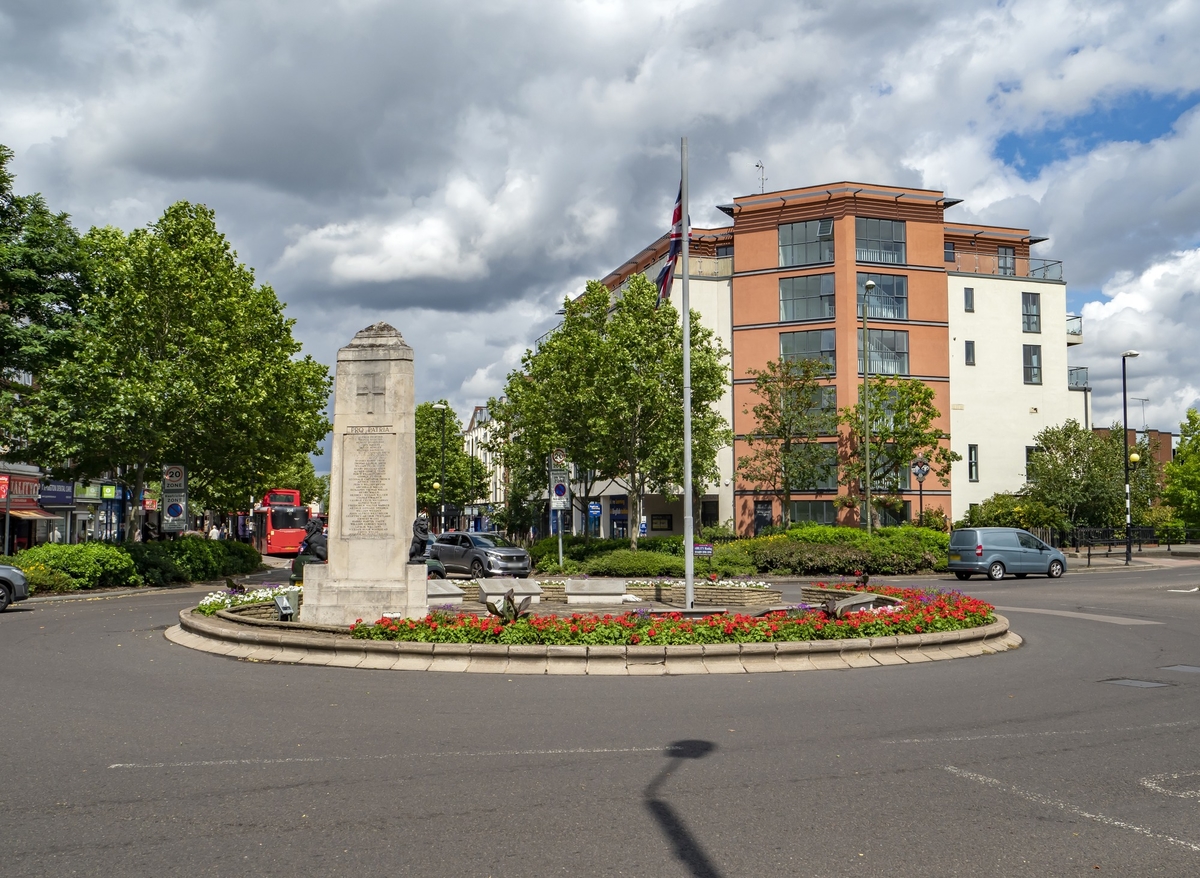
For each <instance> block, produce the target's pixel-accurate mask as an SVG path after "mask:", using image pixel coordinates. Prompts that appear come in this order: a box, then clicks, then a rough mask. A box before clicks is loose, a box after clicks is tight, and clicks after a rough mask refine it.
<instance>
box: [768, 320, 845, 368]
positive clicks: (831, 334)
mask: <svg viewBox="0 0 1200 878" xmlns="http://www.w3.org/2000/svg"><path fill="white" fill-rule="evenodd" d="M813 333H820V344H821V346H820V347H819V348H817V349H816V356H811V355H810V354H811V353H812V350H811V349H806V351H805V352H803V353H802V352H800V351H792V352H790V353H789V352H787V351H785V350H784V349H783V339H784V336H801V335H803V336H811V335H812V334H813ZM826 341H828V342H829V343H830V345H831V347H825V342H826ZM779 356H780V358H781V359H788V360H794V359H796V358H797V357H801V358H803V359H808V360H821V361H822V362H824V363H825V364H826V365H827V366H829V368H830V373H829V374H830V377H833V375H834V374H836V370H837V333H836V331H835V330H832V329H797V330H789V331H786V332H781V333H779Z"/></svg>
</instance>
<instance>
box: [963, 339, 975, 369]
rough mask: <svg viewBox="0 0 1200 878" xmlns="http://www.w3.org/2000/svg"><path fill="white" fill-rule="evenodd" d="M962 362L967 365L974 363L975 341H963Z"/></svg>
mask: <svg viewBox="0 0 1200 878" xmlns="http://www.w3.org/2000/svg"><path fill="white" fill-rule="evenodd" d="M963 347H964V350H963V362H965V363H966V364H967V365H968V366H974V365H975V342H973V341H968V342H964V343H963Z"/></svg>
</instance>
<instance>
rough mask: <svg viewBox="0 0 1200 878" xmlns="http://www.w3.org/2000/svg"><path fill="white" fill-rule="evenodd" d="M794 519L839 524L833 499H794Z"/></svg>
mask: <svg viewBox="0 0 1200 878" xmlns="http://www.w3.org/2000/svg"><path fill="white" fill-rule="evenodd" d="M792 521H811V522H814V523H816V524H837V509H836V508H835V507H834V505H833V501H832V500H793V501H792Z"/></svg>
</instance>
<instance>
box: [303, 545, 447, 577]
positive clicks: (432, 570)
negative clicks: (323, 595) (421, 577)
mask: <svg viewBox="0 0 1200 878" xmlns="http://www.w3.org/2000/svg"><path fill="white" fill-rule="evenodd" d="M433 542H434V539H433V537H432V536H430V537H429V538H428V539H426V540H425V578H426V579H445V578H446V568H445V567H443V566H442V562H441V561H439V560H437V559H436V558H431V557H430V556H429V548H430V546H432V545H433ZM324 563H325V562H324V561H315V560H314V559H313V556H312V555H297V556H296V557H295V558H294V559H293V560H292V575H291V576H290V577H289V581H290V582H291V584H292V585H303V584H304V567H305V565H307V564H324Z"/></svg>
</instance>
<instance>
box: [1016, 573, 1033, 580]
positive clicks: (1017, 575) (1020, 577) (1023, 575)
mask: <svg viewBox="0 0 1200 878" xmlns="http://www.w3.org/2000/svg"><path fill="white" fill-rule="evenodd" d="M1028 575H1029V574H1028V573H1014V574H1013V576H1015V577H1017V579H1024V578H1025V577H1026V576H1028Z"/></svg>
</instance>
